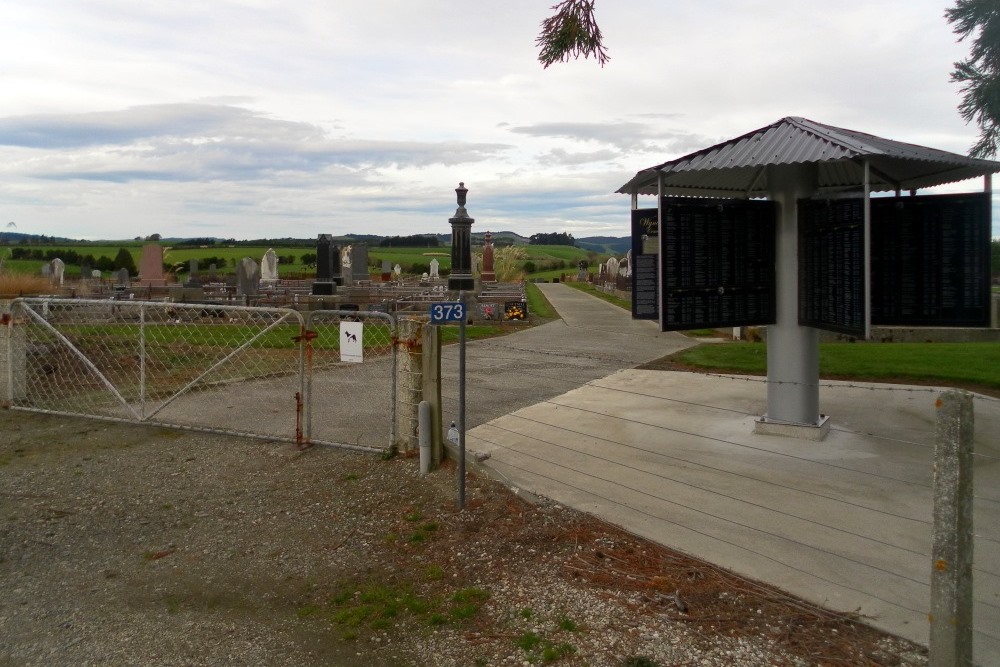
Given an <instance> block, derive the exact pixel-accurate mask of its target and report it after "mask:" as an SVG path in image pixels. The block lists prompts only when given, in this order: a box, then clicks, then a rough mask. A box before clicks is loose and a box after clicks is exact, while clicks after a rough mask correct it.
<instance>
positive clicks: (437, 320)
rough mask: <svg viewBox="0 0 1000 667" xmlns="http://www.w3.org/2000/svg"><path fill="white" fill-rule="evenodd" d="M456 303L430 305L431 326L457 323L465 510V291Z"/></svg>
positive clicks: (460, 460) (462, 505)
mask: <svg viewBox="0 0 1000 667" xmlns="http://www.w3.org/2000/svg"><path fill="white" fill-rule="evenodd" d="M458 298H459V300H458V301H442V302H439V303H434V304H431V324H444V323H446V322H458V509H460V510H461V509H465V321H466V320H467V319H468V318H467V317H466V310H465V291H464V290H463V291H461V292H460V293H459V296H458Z"/></svg>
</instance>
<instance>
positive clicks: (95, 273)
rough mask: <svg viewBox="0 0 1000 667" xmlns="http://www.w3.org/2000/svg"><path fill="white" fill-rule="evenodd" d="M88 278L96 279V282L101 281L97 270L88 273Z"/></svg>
mask: <svg viewBox="0 0 1000 667" xmlns="http://www.w3.org/2000/svg"><path fill="white" fill-rule="evenodd" d="M90 277H91V278H96V279H97V280H100V279H101V272H100V271H98V270H97V269H94V270H93V271H91V272H90Z"/></svg>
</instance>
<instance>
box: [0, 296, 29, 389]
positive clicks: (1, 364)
mask: <svg viewBox="0 0 1000 667" xmlns="http://www.w3.org/2000/svg"><path fill="white" fill-rule="evenodd" d="M14 308H15V302H11V301H4V302H2V303H0V406H3V407H8V408H9V407H10V406H11V405H13V403H14V401H16V400H18V399H20V398H23V397H24V394H25V391H26V374H27V372H28V363H27V356H26V355H27V349H26V346H25V330H24V327H21V326H14Z"/></svg>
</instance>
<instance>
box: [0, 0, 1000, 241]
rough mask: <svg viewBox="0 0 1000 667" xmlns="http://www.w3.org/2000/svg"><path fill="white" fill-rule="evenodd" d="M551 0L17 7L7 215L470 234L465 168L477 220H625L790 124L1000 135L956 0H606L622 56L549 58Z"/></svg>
mask: <svg viewBox="0 0 1000 667" xmlns="http://www.w3.org/2000/svg"><path fill="white" fill-rule="evenodd" d="M552 4H555V0H503V1H499V0H498V1H495V2H485V1H482V0H470V1H468V2H463V3H459V2H454V1H451V2H445V1H444V0H366V1H365V2H359V1H355V0H351V1H348V0H324V1H321V2H320V1H312V0H298V1H295V2H287V1H286V2H277V1H276V0H242V1H241V0H232V1H230V0H192V1H189V0H164V1H162V2H140V1H136V0H31V1H30V2H27V1H25V2H7V3H4V5H3V8H2V9H0V53H2V55H3V57H2V60H0V90H2V96H0V100H2V102H0V225H2V226H3V228H10V229H12V228H13V227H12V226H11V225H10V223H11V222H13V223H14V224H15V225H16V231H19V232H25V233H39V234H50V235H58V236H68V237H72V238H88V239H121V238H132V237H134V236H139V235H142V236H145V235H148V234H152V233H154V232H156V233H160V234H163V235H164V236H220V237H235V238H259V237H281V236H293V237H312V236H315V235H316V234H318V233H332V234H347V233H360V234H364V233H370V234H401V235H405V234H412V233H424V232H437V233H448V232H450V227H449V226H448V223H447V219H448V218H449V217H450V216H452V215H454V212H455V205H456V204H455V193H454V189H455V187H457V186H458V183H459V181H464V182H465V184H466V186H467V187H468V188H469V199H468V206H467V208H468V211H469V215H471V216H472V217H474V218H475V219H476V224H475V225H474V227H473V230H474V231H487V230H492V231H499V230H513V231H516V232H519V233H522V234H525V235H530V234H533V233H536V232H569V233H571V234H573V235H574V236H576V237H584V236H592V235H612V236H625V235H627V234H628V233H629V231H628V220H629V215H628V209H629V198H628V197H627V196H625V195H617V194H614V190H615V189H617V188H618V187H620V186H621V185H622V184H623V183H625V182H626V181H627V180H628V179H629V178H631V177H632V176H633V175H634V174H635V172H636V171H638V170H640V169H643V168H646V167H649V166H652V165H655V164H658V163H661V162H664V161H667V160H671V159H674V158H676V157H680V156H682V155H684V154H686V153H690V152H692V151H695V150H698V149H701V148H705V147H707V146H709V145H712V144H714V143H717V142H719V141H723V140H726V139H729V138H732V137H735V136H738V135H741V134H744V133H746V132H748V131H751V130H753V129H756V128H758V127H762V126H765V125H768V124H770V123H772V122H774V121H776V120H778V119H780V118H782V117H785V116H804V117H806V118H810V119H812V120H815V121H819V122H822V123H828V124H831V125H837V126H840V127H846V128H850V129H854V130H860V131H863V132H870V133H872V134H876V135H880V136H884V137H888V138H891V139H897V140H900V141H907V142H911V143H916V144H921V145H925V146H931V147H934V148H939V149H943V150H948V151H953V152H956V153H962V154H964V153H966V152H967V150H968V148H969V147H970V146H971V145H972V143H974V141H975V138H976V135H977V133H978V131H977V128H976V127H975V126H967V125H966V124H965V123H964V122H963V121H962V119H961V118H960V117H959V115H958V113H957V111H956V105H957V103H958V101H959V91H958V88H957V86H956V85H955V84H952V83H950V82H949V74H950V72H951V70H952V64H953V63H954V62H955V61H956V60H959V59H961V58H964V57H965V56H966V54H967V52H968V44H966V43H956V41H955V36H954V34H953V33H952V31H951V28H950V26H949V25H948V24H947V22H946V21H945V19H944V10H945V8H946V7H947V6H949V5H950V4H952V3H951V2H950V1H949V2H945V1H943V0H938V1H931V0H842V1H840V2H831V1H830V0H797V1H796V2H782V3H777V2H763V1H752V0H597V17H598V20H599V22H600V25H601V27H602V29H603V31H604V35H605V42H606V45H607V47H608V49H609V51H610V54H611V61H610V63H609V64H608V65H607V66H605V67H604V68H603V69H602V68H601V67H600V66H599V65H598V64H597V63H596V62H595V61H593V60H580V61H576V62H570V63H568V64H557V65H553V66H552V67H550V68H549V69H547V70H546V69H543V68H542V66H541V65H540V64H539V63H538V62H537V60H536V57H537V48H536V47H535V44H534V41H535V37H536V36H537V33H538V27H539V23H540V22H541V21H542V20H543V19H544V18H545V17H546V16H548V15H549V14H550V13H551V12H550V10H549V7H550V5H552ZM782 11H783V12H784V13H781V12H782ZM981 188H982V182H981V181H977V182H974V183H967V184H964V185H963V186H962V187H961V188H958V189H959V190H962V191H968V190H981ZM997 189H998V190H1000V183H998V188H997ZM951 190H952V191H954V190H955V188H952V189H951ZM994 201H995V206H994V208H995V209H996V208H997V206H996V201H997V198H995V200H994ZM649 203H650V204H652V199H650V200H649ZM997 217H998V216H997V215H996V214H995V215H994V219H995V222H994V235H995V236H1000V227H998V224H1000V223H998V222H996V218H997Z"/></svg>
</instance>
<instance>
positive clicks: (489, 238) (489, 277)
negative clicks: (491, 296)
mask: <svg viewBox="0 0 1000 667" xmlns="http://www.w3.org/2000/svg"><path fill="white" fill-rule="evenodd" d="M480 279H481V280H482V281H483V282H484V283H492V282H496V279H497V274H496V272H494V270H493V234H492V233H491V232H486V238H485V240H484V241H483V273H482V275H480Z"/></svg>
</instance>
